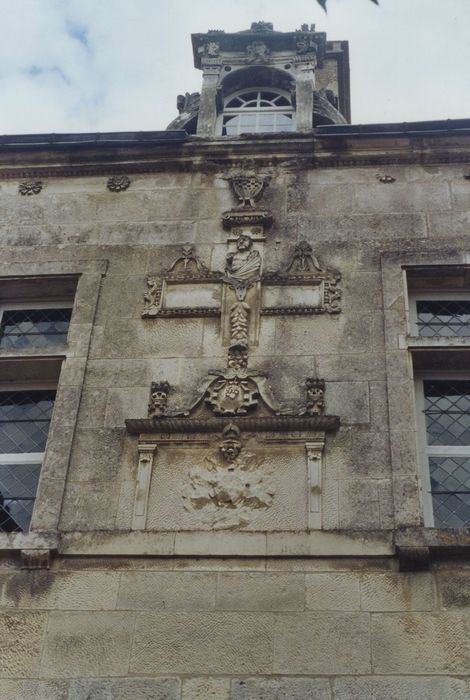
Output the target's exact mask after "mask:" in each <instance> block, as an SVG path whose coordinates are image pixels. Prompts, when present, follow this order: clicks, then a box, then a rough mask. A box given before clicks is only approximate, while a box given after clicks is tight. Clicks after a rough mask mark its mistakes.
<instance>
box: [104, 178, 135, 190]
mask: <svg viewBox="0 0 470 700" xmlns="http://www.w3.org/2000/svg"><path fill="white" fill-rule="evenodd" d="M130 184H131V181H130V178H128V177H127V175H113V176H112V177H110V178H109V179H108V182H107V183H106V187H107V188H108V190H109V191H110V192H124V190H127V188H128V187H129V185H130Z"/></svg>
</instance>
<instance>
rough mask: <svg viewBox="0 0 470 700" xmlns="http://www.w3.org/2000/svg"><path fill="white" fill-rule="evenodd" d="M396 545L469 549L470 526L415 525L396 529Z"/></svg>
mask: <svg viewBox="0 0 470 700" xmlns="http://www.w3.org/2000/svg"><path fill="white" fill-rule="evenodd" d="M395 544H396V545H397V547H431V548H432V549H442V548H445V549H449V548H456V549H460V550H461V549H465V548H468V549H469V550H470V527H467V528H431V527H416V528H414V527H413V528H404V529H403V530H397V531H396V533H395Z"/></svg>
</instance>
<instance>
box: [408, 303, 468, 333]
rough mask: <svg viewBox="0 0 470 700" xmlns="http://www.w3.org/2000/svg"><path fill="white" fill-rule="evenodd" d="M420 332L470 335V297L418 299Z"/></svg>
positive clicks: (417, 308) (417, 309)
mask: <svg viewBox="0 0 470 700" xmlns="http://www.w3.org/2000/svg"><path fill="white" fill-rule="evenodd" d="M416 311H417V316H418V334H419V335H420V336H424V337H428V338H429V337H430V338H432V337H436V336H444V337H449V336H470V299H460V300H459V299H454V300H435V301H434V300H427V301H417V302H416Z"/></svg>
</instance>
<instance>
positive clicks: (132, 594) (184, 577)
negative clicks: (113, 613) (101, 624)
mask: <svg viewBox="0 0 470 700" xmlns="http://www.w3.org/2000/svg"><path fill="white" fill-rule="evenodd" d="M215 585H216V575H215V574H210V573H196V572H192V573H189V572H188V573H186V572H139V571H126V572H123V573H122V577H121V585H120V588H119V597H118V601H117V608H118V609H121V610H145V609H148V610H209V609H211V608H213V607H214V600H215Z"/></svg>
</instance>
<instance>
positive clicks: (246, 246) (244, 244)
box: [237, 234, 253, 252]
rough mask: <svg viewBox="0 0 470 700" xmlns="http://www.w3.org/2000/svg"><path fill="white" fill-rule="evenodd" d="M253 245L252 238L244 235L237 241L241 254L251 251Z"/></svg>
mask: <svg viewBox="0 0 470 700" xmlns="http://www.w3.org/2000/svg"><path fill="white" fill-rule="evenodd" d="M252 245H253V241H252V240H251V238H250V236H247V235H245V234H242V235H241V236H239V237H238V239H237V250H239V251H240V252H243V251H245V250H250V248H251V246H252Z"/></svg>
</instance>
